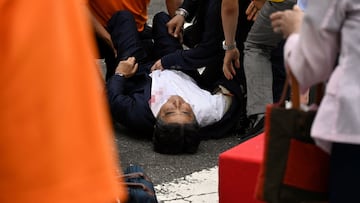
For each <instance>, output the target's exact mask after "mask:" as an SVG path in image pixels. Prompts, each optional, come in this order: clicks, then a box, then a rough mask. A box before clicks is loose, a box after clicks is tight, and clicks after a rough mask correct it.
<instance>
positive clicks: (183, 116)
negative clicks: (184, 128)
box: [159, 96, 195, 124]
mask: <svg viewBox="0 0 360 203" xmlns="http://www.w3.org/2000/svg"><path fill="white" fill-rule="evenodd" d="M159 117H160V119H161V120H163V121H164V122H166V123H179V124H185V123H192V122H193V121H194V119H195V115H194V112H193V111H192V108H191V106H190V105H189V104H188V103H186V102H185V101H184V99H183V98H181V97H180V96H171V97H170V98H169V99H168V100H167V102H166V103H165V104H163V105H162V106H161V108H160V111H159Z"/></svg>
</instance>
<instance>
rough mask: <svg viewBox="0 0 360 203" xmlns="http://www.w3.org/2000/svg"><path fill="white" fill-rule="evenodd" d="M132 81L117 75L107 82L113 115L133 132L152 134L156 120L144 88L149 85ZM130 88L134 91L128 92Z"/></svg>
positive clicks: (140, 81) (141, 81)
mask: <svg viewBox="0 0 360 203" xmlns="http://www.w3.org/2000/svg"><path fill="white" fill-rule="evenodd" d="M135 77H136V76H135ZM131 79H133V78H129V79H127V78H124V77H120V76H117V75H115V76H112V77H111V78H110V79H109V81H108V82H107V94H108V100H109V105H110V110H111V114H112V116H113V118H114V119H115V120H116V121H117V122H119V123H121V124H123V125H124V126H125V127H127V128H129V129H131V130H134V131H141V132H146V133H151V132H152V130H153V126H154V123H155V118H154V116H153V115H152V113H151V110H150V108H149V105H148V103H147V102H148V101H147V100H148V98H147V96H146V95H144V93H145V91H144V89H145V87H144V86H145V84H147V83H146V82H144V80H139V81H136V80H135V81H131ZM137 82H139V83H140V85H139V83H137ZM136 85H137V86H136ZM128 88H132V89H131V90H128ZM130 92H131V93H130ZM140 126H141V127H140Z"/></svg>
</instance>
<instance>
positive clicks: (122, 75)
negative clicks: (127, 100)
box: [115, 73, 125, 77]
mask: <svg viewBox="0 0 360 203" xmlns="http://www.w3.org/2000/svg"><path fill="white" fill-rule="evenodd" d="M115 75H118V76H120V77H125V75H124V74H122V73H115Z"/></svg>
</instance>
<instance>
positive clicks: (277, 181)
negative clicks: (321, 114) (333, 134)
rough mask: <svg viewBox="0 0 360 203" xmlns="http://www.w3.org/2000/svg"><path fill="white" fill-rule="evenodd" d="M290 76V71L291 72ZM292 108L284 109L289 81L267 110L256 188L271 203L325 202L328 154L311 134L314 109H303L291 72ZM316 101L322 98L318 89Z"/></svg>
mask: <svg viewBox="0 0 360 203" xmlns="http://www.w3.org/2000/svg"><path fill="white" fill-rule="evenodd" d="M290 75H291V74H290ZM290 77H291V79H292V88H291V102H292V108H291V109H286V108H285V105H284V104H285V102H284V101H285V97H286V94H287V92H288V86H289V83H288V80H289V77H287V79H286V83H285V85H284V89H283V93H282V96H281V99H280V101H279V102H278V103H275V104H269V105H268V106H267V108H266V113H265V150H264V159H263V162H262V163H261V165H260V172H259V177H258V180H257V186H256V189H255V193H256V194H255V195H256V198H257V199H258V200H261V201H265V202H271V203H283V202H287V203H297V202H299V203H300V202H301V203H305V202H312V203H315V202H326V201H327V199H328V176H329V155H328V154H327V153H326V152H324V151H323V150H321V149H320V148H318V147H317V146H316V144H315V142H314V140H313V139H312V138H311V136H310V129H311V126H312V123H313V120H314V117H315V115H316V111H315V110H310V111H303V110H301V109H300V98H299V86H298V83H297V81H296V79H295V77H293V76H292V75H291V76H290ZM316 91H317V96H316V97H317V99H316V101H317V103H318V104H319V103H320V100H321V97H322V91H323V90H322V88H321V85H318V86H317V88H316Z"/></svg>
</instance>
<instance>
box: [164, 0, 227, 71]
mask: <svg viewBox="0 0 360 203" xmlns="http://www.w3.org/2000/svg"><path fill="white" fill-rule="evenodd" d="M186 2H191V0H187V1H184V5H185V3H186ZM208 4H209V5H208V6H207V7H206V8H207V12H206V14H205V16H200V17H201V18H205V20H204V21H203V23H204V25H203V26H202V25H201V24H202V23H199V24H196V25H195V26H196V30H198V33H201V39H200V42H199V43H198V44H197V46H196V47H194V48H191V49H189V50H177V51H175V52H173V53H170V54H167V55H165V56H163V57H162V58H161V64H162V66H163V67H164V68H165V69H180V70H191V69H197V68H201V67H204V66H205V67H209V66H218V68H220V67H222V60H223V58H224V53H225V52H224V50H223V49H222V41H223V39H224V34H223V31H222V24H221V13H220V11H221V10H220V5H221V3H219V2H217V1H209V3H208ZM185 34H186V33H185Z"/></svg>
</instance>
